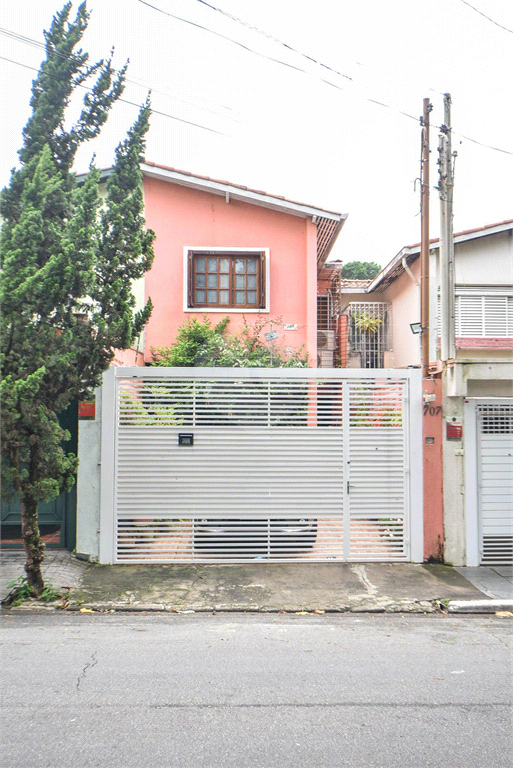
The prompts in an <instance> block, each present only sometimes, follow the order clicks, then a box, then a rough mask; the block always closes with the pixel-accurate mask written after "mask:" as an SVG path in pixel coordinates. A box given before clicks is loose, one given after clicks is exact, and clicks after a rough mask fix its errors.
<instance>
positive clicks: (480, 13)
mask: <svg viewBox="0 0 513 768" xmlns="http://www.w3.org/2000/svg"><path fill="white" fill-rule="evenodd" d="M461 2H462V3H463V4H464V5H468V7H469V8H472V10H473V11H475V12H476V13H478V14H479V15H480V16H483V17H484V18H485V19H488V21H491V22H492V24H495V26H496V27H500V29H504V30H505V31H506V32H511V33H512V34H513V29H509V28H508V27H504V26H503V25H502V24H499V22H497V21H494V20H493V19H491V18H490V17H489V16H487V15H486V13H483V12H482V11H480V10H479V8H476V7H475V6H474V5H471V4H470V3H467V0H461Z"/></svg>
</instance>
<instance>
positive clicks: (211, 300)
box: [207, 291, 217, 304]
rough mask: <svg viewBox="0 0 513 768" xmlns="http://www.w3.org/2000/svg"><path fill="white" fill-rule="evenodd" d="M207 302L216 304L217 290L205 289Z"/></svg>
mask: <svg viewBox="0 0 513 768" xmlns="http://www.w3.org/2000/svg"><path fill="white" fill-rule="evenodd" d="M207 298H208V304H217V291H207Z"/></svg>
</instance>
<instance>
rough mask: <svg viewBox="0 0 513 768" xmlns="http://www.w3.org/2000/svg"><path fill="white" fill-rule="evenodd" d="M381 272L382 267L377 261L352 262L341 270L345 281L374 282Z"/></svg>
mask: <svg viewBox="0 0 513 768" xmlns="http://www.w3.org/2000/svg"><path fill="white" fill-rule="evenodd" d="M380 272H381V267H380V266H379V264H376V262H375V261H350V262H349V263H348V264H344V266H343V267H342V269H341V270H340V276H341V277H342V278H343V279H344V280H372V279H373V278H374V277H376V275H379V273H380Z"/></svg>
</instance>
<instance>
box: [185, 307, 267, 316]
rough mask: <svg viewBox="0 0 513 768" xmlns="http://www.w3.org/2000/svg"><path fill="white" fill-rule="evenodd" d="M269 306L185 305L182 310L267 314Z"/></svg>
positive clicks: (206, 313)
mask: <svg viewBox="0 0 513 768" xmlns="http://www.w3.org/2000/svg"><path fill="white" fill-rule="evenodd" d="M269 311H270V310H269V308H268V307H265V308H260V309H248V308H247V307H243V308H242V309H236V308H235V307H185V308H184V312H197V313H201V314H202V315H209V314H210V313H212V312H218V313H219V312H223V313H224V314H225V315H234V314H239V315H249V314H252V315H257V314H261V315H264V314H266V313H267V314H269Z"/></svg>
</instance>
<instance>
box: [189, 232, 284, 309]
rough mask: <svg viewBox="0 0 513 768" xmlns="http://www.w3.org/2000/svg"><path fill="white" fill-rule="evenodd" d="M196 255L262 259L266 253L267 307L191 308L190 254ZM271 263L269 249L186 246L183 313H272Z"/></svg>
mask: <svg viewBox="0 0 513 768" xmlns="http://www.w3.org/2000/svg"><path fill="white" fill-rule="evenodd" d="M190 253H194V254H198V253H219V254H223V253H226V254H227V255H231V254H233V253H247V254H251V253H254V254H255V256H258V257H260V254H262V253H265V306H264V307H256V308H255V309H248V308H247V307H242V308H240V309H239V308H237V307H205V306H202V307H189V306H188V303H189V274H188V271H189V254H190ZM270 263H271V254H270V249H269V248H234V247H229V248H226V247H222V246H215V247H212V246H205V245H201V246H193V245H185V246H184V249H183V311H184V312H196V313H197V312H201V313H202V314H204V315H209V314H211V313H214V312H218V313H219V312H222V313H223V314H225V315H226V314H229V315H231V314H239V315H251V314H263V313H269V312H270V279H269V275H270Z"/></svg>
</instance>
